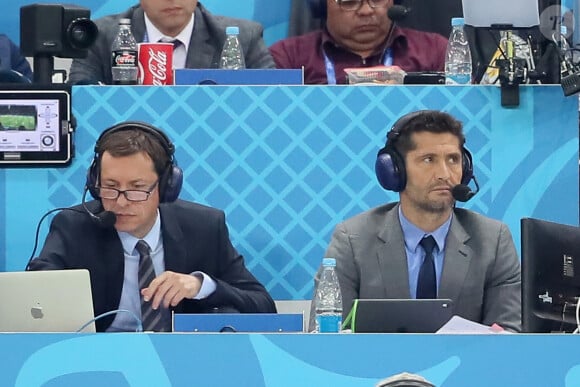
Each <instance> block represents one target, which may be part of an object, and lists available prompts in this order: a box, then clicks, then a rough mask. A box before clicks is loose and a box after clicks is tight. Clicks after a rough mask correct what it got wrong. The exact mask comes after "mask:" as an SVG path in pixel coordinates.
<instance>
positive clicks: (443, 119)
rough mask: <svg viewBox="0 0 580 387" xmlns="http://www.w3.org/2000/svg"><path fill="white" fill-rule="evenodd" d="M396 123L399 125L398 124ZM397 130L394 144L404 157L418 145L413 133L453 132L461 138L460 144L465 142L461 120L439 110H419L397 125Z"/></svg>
mask: <svg viewBox="0 0 580 387" xmlns="http://www.w3.org/2000/svg"><path fill="white" fill-rule="evenodd" d="M403 120H404V117H403ZM395 125H396V126H398V125H397V124H395ZM397 131H398V132H399V133H398V137H397V140H396V142H395V144H394V146H395V149H396V150H397V152H399V154H400V155H401V156H402V157H403V158H404V157H405V156H406V155H407V152H409V151H411V150H413V149H415V147H416V146H417V144H415V143H414V142H413V140H412V138H411V136H412V135H413V133H419V132H431V133H451V134H453V135H454V136H455V137H457V138H458V139H459V145H460V146H463V145H464V144H465V135H464V134H463V124H462V123H461V121H458V120H456V119H455V118H454V117H453V116H451V115H450V114H449V113H445V112H441V111H437V110H424V111H421V112H418V114H413V116H412V117H411V118H410V119H409V120H406V121H404V122H402V123H401V125H400V127H397Z"/></svg>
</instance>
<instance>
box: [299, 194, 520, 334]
mask: <svg viewBox="0 0 580 387" xmlns="http://www.w3.org/2000/svg"><path fill="white" fill-rule="evenodd" d="M445 246H446V247H445V258H444V263H443V272H442V274H441V281H440V286H439V291H438V297H439V298H450V299H452V300H453V302H454V313H455V314H457V315H459V316H461V317H464V318H466V319H469V320H472V321H476V322H480V323H483V324H486V325H491V324H493V323H497V324H499V325H501V326H502V327H504V328H506V329H509V330H512V331H520V330H521V273H520V262H519V259H518V255H517V252H516V249H515V246H514V243H513V239H512V236H511V233H510V231H509V230H508V228H507V226H506V225H505V224H503V223H501V222H498V221H496V220H492V219H490V218H487V217H485V216H482V215H479V214H477V213H475V212H472V211H468V210H465V209H458V208H457V209H455V210H454V215H453V219H452V221H451V226H450V229H449V233H448V234H447V239H446V243H445ZM325 256H326V257H334V258H336V262H337V264H336V267H337V273H338V279H339V282H340V288H341V291H342V298H343V308H344V309H343V318H346V316H347V314H348V313H349V311H350V309H351V306H352V302H353V300H354V299H357V298H410V297H411V296H410V290H409V272H408V270H407V256H406V254H405V246H404V237H403V231H402V229H401V225H400V222H399V214H398V205H397V203H390V204H386V205H383V206H380V207H376V208H373V209H371V210H369V211H366V212H364V213H362V214H359V215H356V216H354V217H353V218H351V219H348V220H346V221H345V222H343V223H341V224H339V225H338V226H337V227H336V229H335V231H334V233H333V235H332V240H331V242H330V245H329V247H328V249H327V251H326V255H325ZM311 315H314V313H312V314H311ZM310 323H311V324H310V325H311V328H314V321H313V320H312V319H311V322H310Z"/></svg>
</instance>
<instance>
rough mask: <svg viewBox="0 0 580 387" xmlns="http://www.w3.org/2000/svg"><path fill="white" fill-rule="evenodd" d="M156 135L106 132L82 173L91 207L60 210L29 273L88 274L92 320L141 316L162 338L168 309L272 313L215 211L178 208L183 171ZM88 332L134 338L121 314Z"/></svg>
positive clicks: (140, 129) (134, 127)
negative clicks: (85, 271) (65, 271)
mask: <svg viewBox="0 0 580 387" xmlns="http://www.w3.org/2000/svg"><path fill="white" fill-rule="evenodd" d="M173 152H174V146H173V144H172V143H171V142H170V141H169V139H168V138H167V137H166V135H165V134H164V133H163V132H162V131H160V130H159V129H157V128H155V127H153V126H151V125H149V124H146V123H143V122H123V123H120V124H118V125H115V126H113V127H111V128H109V129H107V130H105V131H104V132H103V133H102V134H101V136H100V137H99V139H98V140H97V144H96V146H95V158H94V160H93V163H92V164H91V166H90V168H89V171H88V173H87V184H86V187H85V194H86V193H87V191H90V193H91V194H92V195H93V197H94V198H95V199H97V200H95V201H92V202H88V203H85V201H84V196H83V203H82V204H81V205H79V206H77V207H72V208H70V209H67V210H65V211H61V212H60V213H59V214H58V215H56V216H55V217H54V219H53V221H52V224H51V226H50V231H49V233H48V236H47V237H46V241H45V243H44V247H43V249H42V251H41V253H40V256H39V257H37V258H35V259H34V260H32V261H31V262H30V265H29V270H53V269H73V268H74V269H79V268H82V269H88V270H89V272H90V275H91V285H92V294H93V305H94V309H95V313H96V315H97V316H98V315H101V314H103V313H105V312H109V311H114V310H118V309H124V310H128V311H130V312H133V314H134V315H135V316H141V320H142V323H143V329H144V330H146V331H163V332H165V331H170V330H171V311H172V310H173V311H175V312H176V313H207V312H215V311H225V312H241V313H275V312H276V307H275V305H274V301H273V300H272V298H271V297H270V295H269V294H268V292H267V291H266V289H264V287H263V286H262V285H261V284H260V283H259V282H258V280H256V278H255V277H254V276H253V275H252V274H251V273H250V272H249V271H248V269H247V268H246V266H245V264H244V258H243V257H242V256H241V255H240V254H239V253H238V252H237V251H236V249H235V248H234V247H233V246H232V243H231V242H230V239H229V235H228V229H227V226H226V222H225V216H224V213H223V212H222V211H220V210H217V209H214V208H210V207H206V206H203V205H200V204H196V203H192V202H186V201H182V200H178V199H177V196H178V195H179V191H180V189H181V184H182V178H183V176H182V171H181V169H180V168H179V167H178V166H177V164H176V163H175V161H174V159H173ZM96 327H97V331H101V332H102V331H109V332H111V331H112V332H115V331H134V330H135V329H136V323H135V319H134V317H132V316H131V314H128V313H117V314H116V315H115V316H112V315H111V316H105V317H103V318H100V319H98V320H97V321H96Z"/></svg>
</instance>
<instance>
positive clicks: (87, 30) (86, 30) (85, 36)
mask: <svg viewBox="0 0 580 387" xmlns="http://www.w3.org/2000/svg"><path fill="white" fill-rule="evenodd" d="M98 33H99V30H98V28H97V25H96V24H95V23H93V22H92V21H91V20H89V19H75V20H73V21H72V22H71V23H70V24H69V26H68V28H67V36H68V40H69V42H70V45H71V46H72V47H73V48H76V49H79V50H83V49H87V48H89V47H90V46H91V45H92V44H93V43H94V42H95V40H96V39H97V35H98Z"/></svg>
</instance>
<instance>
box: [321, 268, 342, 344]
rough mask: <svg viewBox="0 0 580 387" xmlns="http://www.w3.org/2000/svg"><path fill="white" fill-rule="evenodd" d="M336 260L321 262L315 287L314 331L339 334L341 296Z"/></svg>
mask: <svg viewBox="0 0 580 387" xmlns="http://www.w3.org/2000/svg"><path fill="white" fill-rule="evenodd" d="M335 269H336V259H334V258H324V259H323V260H322V273H321V274H320V280H319V281H318V286H317V287H316V297H315V313H316V331H317V332H321V333H328V332H339V331H340V326H341V324H342V294H341V293H340V286H339V283H338V277H337V275H336V270H335Z"/></svg>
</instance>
